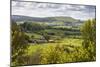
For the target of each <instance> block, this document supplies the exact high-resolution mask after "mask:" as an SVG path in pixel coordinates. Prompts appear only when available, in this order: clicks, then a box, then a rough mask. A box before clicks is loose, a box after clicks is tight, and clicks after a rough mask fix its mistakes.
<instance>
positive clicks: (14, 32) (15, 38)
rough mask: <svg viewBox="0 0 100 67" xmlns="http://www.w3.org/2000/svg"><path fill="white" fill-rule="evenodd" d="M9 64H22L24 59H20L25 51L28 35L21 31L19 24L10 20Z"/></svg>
mask: <svg viewBox="0 0 100 67" xmlns="http://www.w3.org/2000/svg"><path fill="white" fill-rule="evenodd" d="M11 36H12V38H11V58H12V59H11V62H12V63H11V65H12V66H13V65H19V64H23V62H24V60H20V59H21V57H23V56H24V55H25V53H26V50H27V48H28V45H27V44H28V42H27V41H28V38H29V37H28V36H26V35H25V34H24V32H22V31H21V28H20V26H19V25H17V24H16V23H15V22H12V27H11Z"/></svg>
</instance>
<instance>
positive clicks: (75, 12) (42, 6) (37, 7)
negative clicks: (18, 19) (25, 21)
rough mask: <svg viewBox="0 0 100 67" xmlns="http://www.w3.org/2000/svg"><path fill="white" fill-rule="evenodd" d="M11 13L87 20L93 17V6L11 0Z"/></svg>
mask: <svg viewBox="0 0 100 67" xmlns="http://www.w3.org/2000/svg"><path fill="white" fill-rule="evenodd" d="M12 15H24V16H30V17H55V16H64V17H73V18H75V19H80V20H87V19H91V18H95V6H93V5H75V4H57V3H44V2H20V1H12Z"/></svg>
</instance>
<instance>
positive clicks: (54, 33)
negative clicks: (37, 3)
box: [12, 21, 96, 66]
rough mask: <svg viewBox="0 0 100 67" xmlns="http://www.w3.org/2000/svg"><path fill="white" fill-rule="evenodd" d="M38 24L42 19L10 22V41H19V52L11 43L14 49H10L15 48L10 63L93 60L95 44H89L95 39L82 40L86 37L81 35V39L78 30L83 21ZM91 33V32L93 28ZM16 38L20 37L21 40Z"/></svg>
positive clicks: (80, 32)
mask: <svg viewBox="0 0 100 67" xmlns="http://www.w3.org/2000/svg"><path fill="white" fill-rule="evenodd" d="M42 23H44V22H41V23H40V22H24V23H21V24H16V23H13V26H12V31H13V33H12V35H13V36H14V37H13V38H15V39H13V40H14V42H13V43H14V44H16V45H17V46H18V44H19V48H20V51H16V50H15V49H19V48H16V46H14V47H15V49H12V50H13V51H16V54H15V53H14V52H13V53H14V54H13V56H12V57H13V61H12V66H13V65H38V64H56V63H60V64H61V63H72V62H86V61H95V60H96V56H95V46H93V45H95V42H94V41H92V40H90V41H89V39H90V38H91V37H90V38H89V39H86V38H87V37H88V36H85V38H84V36H83V33H84V31H83V32H82V29H81V28H83V26H84V25H85V23H86V22H84V24H83V23H82V24H81V25H78V26H73V25H64V24H62V23H61V24H60V23H59V24H56V23H57V22H55V24H56V25H51V23H50V22H45V23H44V24H42ZM49 23H50V24H49ZM53 23H54V22H53ZM91 23H92V21H91ZM14 25H15V26H14ZM86 27H87V26H86ZM89 28H91V27H89ZM84 29H85V28H84ZM18 30H19V31H18ZM20 31H22V32H20ZM90 32H92V30H91V31H90ZM90 32H89V33H90ZM86 33H88V32H85V34H86ZM92 33H95V29H94V30H93V32H92ZM89 35H90V34H89ZM94 35H95V34H94ZM16 38H17V39H18V38H20V39H21V38H22V41H20V40H17V39H16ZM93 40H94V39H93ZM22 44H24V45H22ZM84 45H85V46H84ZM14 47H13V48H14ZM21 47H22V48H21Z"/></svg>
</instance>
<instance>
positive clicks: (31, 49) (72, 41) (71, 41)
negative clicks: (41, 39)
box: [28, 37, 83, 55]
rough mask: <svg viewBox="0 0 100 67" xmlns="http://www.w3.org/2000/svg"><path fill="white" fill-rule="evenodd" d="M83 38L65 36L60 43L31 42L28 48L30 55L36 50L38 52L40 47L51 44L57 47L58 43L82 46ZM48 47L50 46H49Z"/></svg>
mask: <svg viewBox="0 0 100 67" xmlns="http://www.w3.org/2000/svg"><path fill="white" fill-rule="evenodd" d="M82 41H83V40H82V39H73V38H67V37H66V38H63V39H61V40H59V43H58V42H56V43H42V44H29V45H30V47H29V48H28V55H32V54H33V53H34V52H36V51H37V50H38V49H43V48H45V49H46V48H47V47H49V46H53V47H55V46H56V45H62V46H63V45H69V46H76V47H77V46H78V47H81V46H82ZM47 49H48V48H47Z"/></svg>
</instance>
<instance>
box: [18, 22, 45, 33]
mask: <svg viewBox="0 0 100 67" xmlns="http://www.w3.org/2000/svg"><path fill="white" fill-rule="evenodd" d="M20 26H21V27H22V30H23V31H25V32H27V31H29V32H34V31H40V30H43V29H45V27H46V26H45V25H43V24H39V23H34V22H33V23H32V22H24V23H23V24H21V25H20Z"/></svg>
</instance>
